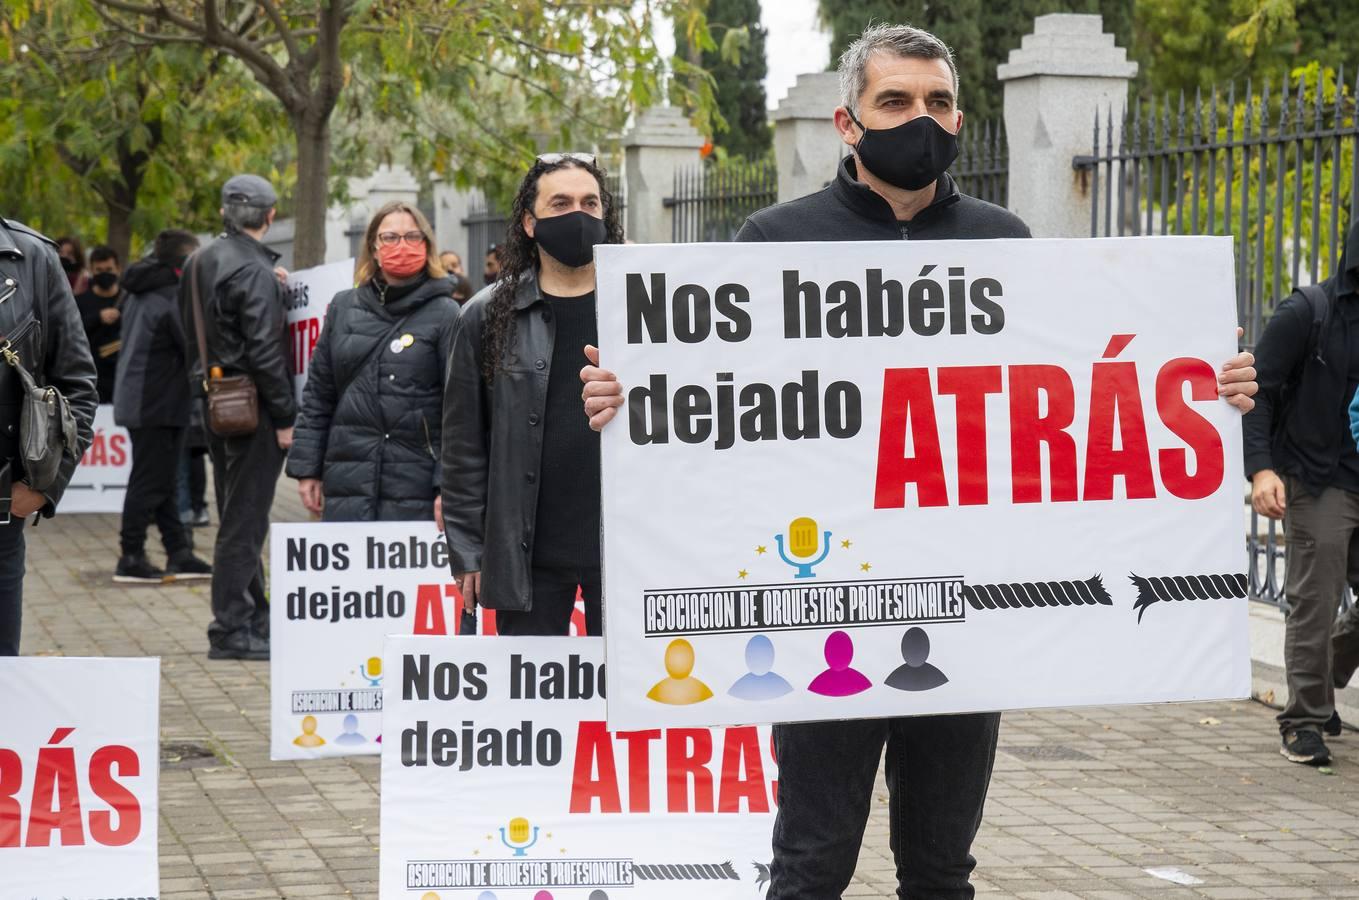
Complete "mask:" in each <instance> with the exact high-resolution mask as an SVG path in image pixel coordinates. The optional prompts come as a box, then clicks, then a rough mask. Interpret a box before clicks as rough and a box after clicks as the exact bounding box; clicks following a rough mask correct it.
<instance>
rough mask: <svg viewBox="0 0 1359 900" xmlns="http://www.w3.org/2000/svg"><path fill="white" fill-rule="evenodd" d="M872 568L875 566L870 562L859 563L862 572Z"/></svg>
mask: <svg viewBox="0 0 1359 900" xmlns="http://www.w3.org/2000/svg"><path fill="white" fill-rule="evenodd" d="M871 568H873V567H872V566H871V565H869V564H868V563H861V564H860V565H859V571H860V572H867V571H868V570H869V569H871Z"/></svg>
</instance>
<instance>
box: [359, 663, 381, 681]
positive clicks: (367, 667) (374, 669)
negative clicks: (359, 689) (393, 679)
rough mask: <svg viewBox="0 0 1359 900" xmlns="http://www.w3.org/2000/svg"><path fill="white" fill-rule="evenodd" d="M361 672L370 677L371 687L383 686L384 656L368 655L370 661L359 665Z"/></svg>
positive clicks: (365, 676)
mask: <svg viewBox="0 0 1359 900" xmlns="http://www.w3.org/2000/svg"><path fill="white" fill-rule="evenodd" d="M359 674H360V675H362V676H363V677H364V678H366V679H368V685H369V686H370V687H381V686H382V658H381V657H378V656H370V657H368V661H367V662H365V663H364V664H363V665H362V666H359Z"/></svg>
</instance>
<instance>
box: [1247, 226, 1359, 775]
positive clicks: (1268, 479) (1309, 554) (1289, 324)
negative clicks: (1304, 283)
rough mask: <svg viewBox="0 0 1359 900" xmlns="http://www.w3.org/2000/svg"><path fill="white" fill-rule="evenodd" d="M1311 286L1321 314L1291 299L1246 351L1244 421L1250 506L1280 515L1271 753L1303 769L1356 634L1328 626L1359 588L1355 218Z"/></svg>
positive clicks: (1322, 749)
mask: <svg viewBox="0 0 1359 900" xmlns="http://www.w3.org/2000/svg"><path fill="white" fill-rule="evenodd" d="M1320 288H1321V292H1322V295H1323V296H1324V299H1325V302H1324V304H1322V305H1321V306H1319V307H1318V306H1314V304H1313V303H1312V301H1311V300H1309V299H1308V297H1307V295H1306V294H1305V293H1304V292H1303V291H1301V290H1298V291H1294V292H1293V293H1292V294H1291V295H1290V296H1289V297H1288V298H1287V299H1286V300H1284V301H1283V302H1282V303H1280V304H1279V307H1278V309H1276V310H1275V311H1274V315H1272V316H1270V319H1269V322H1268V323H1266V325H1265V330H1264V333H1263V334H1262V335H1261V336H1260V342H1259V344H1258V345H1257V346H1256V348H1255V353H1256V356H1257V357H1258V359H1259V368H1260V397H1259V403H1258V405H1257V406H1256V407H1255V410H1254V412H1252V413H1251V414H1250V415H1248V416H1246V421H1245V454H1246V477H1247V478H1249V479H1250V481H1251V504H1252V505H1253V506H1254V507H1255V510H1256V512H1258V513H1260V515H1262V516H1267V517H1269V518H1271V519H1283V522H1284V532H1285V535H1286V536H1285V545H1284V546H1285V554H1286V556H1285V560H1284V573H1285V574H1284V578H1285V583H1284V595H1285V596H1286V597H1287V599H1288V607H1289V612H1288V619H1287V624H1286V626H1285V632H1286V633H1285V637H1284V668H1285V673H1286V677H1287V680H1288V705H1287V706H1285V707H1284V709H1283V712H1281V713H1279V716H1278V722H1279V731H1280V732H1281V734H1282V737H1283V742H1282V745H1281V746H1280V748H1279V752H1280V753H1282V754H1283V755H1284V757H1285V758H1287V759H1288V760H1290V761H1292V762H1298V763H1310V764H1312V765H1323V764H1325V763H1326V762H1328V761H1329V760H1330V758H1331V754H1330V750H1329V749H1328V748H1327V747H1326V742H1325V740H1324V738H1322V731H1323V730H1325V731H1328V732H1330V733H1331V734H1339V733H1340V716H1339V714H1338V713H1336V710H1335V688H1336V681H1337V680H1338V676H1339V677H1343V679H1344V681H1346V682H1347V681H1348V680H1349V676H1350V675H1351V674H1353V672H1354V665H1355V664H1356V663H1359V629H1356V628H1355V627H1354V625H1355V623H1354V622H1353V621H1352V619H1346V620H1343V621H1341V622H1337V621H1336V612H1337V610H1338V609H1339V607H1340V598H1341V596H1342V595H1343V594H1344V592H1345V591H1348V590H1349V585H1350V584H1352V583H1354V582H1356V581H1359V449H1356V444H1355V436H1354V434H1353V432H1352V431H1351V430H1350V426H1349V415H1348V411H1349V409H1348V408H1349V404H1350V402H1351V400H1352V398H1353V397H1354V396H1355V392H1356V389H1359V220H1356V221H1354V222H1352V223H1350V231H1349V237H1348V239H1347V241H1346V243H1345V249H1344V252H1343V253H1342V254H1341V257H1340V265H1339V266H1338V267H1337V268H1336V270H1335V272H1334V273H1333V274H1332V275H1331V277H1330V278H1328V279H1326V280H1325V281H1324V282H1322V284H1321V285H1320ZM1337 663H1338V666H1336V664H1337ZM1341 686H1342V687H1343V686H1344V685H1343V683H1342V684H1341Z"/></svg>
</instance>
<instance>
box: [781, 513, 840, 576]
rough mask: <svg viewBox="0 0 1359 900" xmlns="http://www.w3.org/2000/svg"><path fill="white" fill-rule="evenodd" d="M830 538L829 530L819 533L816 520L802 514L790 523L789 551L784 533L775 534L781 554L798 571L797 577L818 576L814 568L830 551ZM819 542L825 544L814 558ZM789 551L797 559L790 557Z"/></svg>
mask: <svg viewBox="0 0 1359 900" xmlns="http://www.w3.org/2000/svg"><path fill="white" fill-rule="evenodd" d="M830 539H831V533H830V532H829V531H826V532H821V533H820V534H819V535H818V529H817V525H816V520H815V519H813V518H810V517H808V516H802V517H801V518H797V519H794V520H793V521H791V522H789V523H788V547H787V552H786V551H785V549H784V545H783V535H781V534H776V535H774V542H775V543H776V544H778V547H779V556H781V557H782V558H783V561H784V562H786V563H788V565H790V566H792V567H793V568H794V569H795V570H796V571H797V574H796V575H795V576H794V577H795V578H815V577H816V573H815V572H813V571H812V568H813V567H815V566H818V565H820V564H821V562H822V561H823V560H824V559H825V558H826V556H827V555H828V554H829V553H830ZM818 543H824V544H825V546H824V547H823V548H822V550H821V555H820V556H818V557H817V558H816V559H812V558H811V557H812V554H814V553H816V545H817V544H818ZM788 552H791V553H792V554H793V556H794V557H796V559H789V558H788ZM799 560H800V561H799Z"/></svg>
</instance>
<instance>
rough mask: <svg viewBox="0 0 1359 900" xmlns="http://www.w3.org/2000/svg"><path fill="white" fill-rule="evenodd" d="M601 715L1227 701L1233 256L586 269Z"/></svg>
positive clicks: (708, 255)
mask: <svg viewBox="0 0 1359 900" xmlns="http://www.w3.org/2000/svg"><path fill="white" fill-rule="evenodd" d="M598 285H599V310H600V318H599V337H600V347H601V349H602V353H603V360H602V362H603V365H604V366H605V367H606V368H609V369H612V370H613V371H615V372H616V373H617V374H618V376H619V378H620V380H621V382H622V384H623V386H624V388H625V390H626V396H627V404H626V406H625V407H624V408H623V409H622V410H621V411H620V413H621V414H620V415H619V416H618V418H617V420H616V421H615V422H614V423H613V424H612V425H610V426H609V427H608V428H607V429H606V431H605V435H604V439H603V448H602V452H603V471H604V485H605V490H604V497H603V525H604V584H605V604H606V607H605V610H606V612H605V621H606V622H607V623H608V626H607V628H606V629H605V639H606V640H607V642H608V659H609V663H610V669H611V670H612V672H613V673H614V675H615V678H614V680H613V682H612V683H611V685H610V689H611V690H610V695H609V701H608V705H609V724H610V726H611V727H613V728H617V729H629V728H645V727H656V726H675V725H686V724H688V725H712V724H728V723H741V722H778V721H797V720H816V719H836V718H857V717H873V716H890V715H909V714H916V713H946V712H965V711H973V710H994V709H1011V708H1022V707H1035V706H1067V705H1080V704H1103V703H1133V702H1149V701H1165V700H1199V699H1209V698H1223V697H1242V696H1245V695H1247V694H1248V693H1249V687H1250V681H1249V676H1250V665H1249V653H1248V647H1247V632H1246V599H1245V597H1246V581H1245V571H1246V557H1245V552H1244V550H1245V548H1244V546H1243V543H1242V540H1241V502H1242V484H1243V481H1242V464H1241V437H1240V434H1241V424H1240V415H1239V414H1238V413H1237V412H1236V411H1235V410H1234V409H1232V408H1231V407H1230V406H1228V404H1226V403H1225V402H1222V401H1220V400H1219V399H1217V381H1216V378H1217V373H1218V370H1219V369H1220V367H1221V364H1222V363H1223V362H1225V361H1226V360H1227V359H1228V358H1229V357H1231V356H1232V355H1233V354H1234V353H1235V352H1236V344H1235V324H1236V323H1235V294H1234V289H1233V279H1232V251H1231V242H1230V241H1229V240H1227V239H1225V238H1164V239H1161V238H1158V239H1105V240H1099V241H1061V240H1031V241H951V242H943V241H939V242H934V241H929V242H926V241H921V242H915V241H903V242H900V243H891V244H883V243H860V244H853V243H835V244H831V243H819V244H730V245H725V244H724V245H684V246H663V247H662V246H651V247H648V246H621V247H616V246H609V247H600V248H599V249H598Z"/></svg>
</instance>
